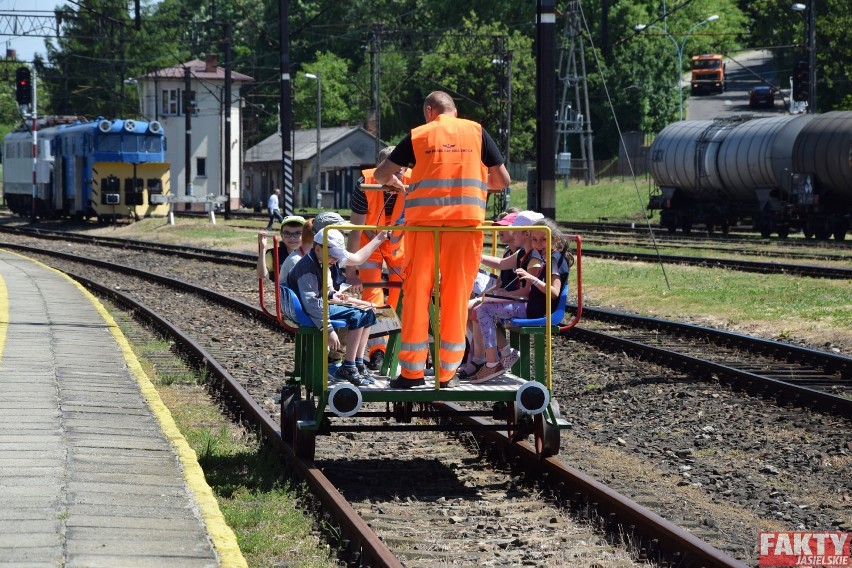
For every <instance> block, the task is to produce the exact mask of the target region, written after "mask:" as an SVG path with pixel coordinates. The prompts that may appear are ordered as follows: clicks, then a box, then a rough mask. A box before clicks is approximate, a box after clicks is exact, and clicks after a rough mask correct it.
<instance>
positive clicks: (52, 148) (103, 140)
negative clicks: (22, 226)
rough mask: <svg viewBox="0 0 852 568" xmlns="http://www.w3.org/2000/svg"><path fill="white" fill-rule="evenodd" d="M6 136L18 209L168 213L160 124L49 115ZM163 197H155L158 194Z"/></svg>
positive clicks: (9, 183)
mask: <svg viewBox="0 0 852 568" xmlns="http://www.w3.org/2000/svg"><path fill="white" fill-rule="evenodd" d="M36 141H37V144H38V152H37V153H36V154H37V158H36V160H35V163H34V160H33V133H32V130H31V129H30V128H28V127H27V126H26V125H25V126H22V127H21V128H19V129H17V130H16V131H14V132H11V133H9V134H8V135H6V137H5V138H4V139H3V198H4V201H5V203H6V205H7V207H9V209H10V210H11V211H12V212H13V213H16V214H18V215H35V216H38V217H43V218H46V217H75V218H84V219H87V218H97V219H98V220H102V221H103V220H108V219H114V218H120V217H131V218H136V219H139V218H142V217H148V216H154V217H160V216H166V215H168V212H169V204H168V203H167V202H166V201H167V196H168V195H169V193H170V186H171V182H170V175H169V163H168V162H166V159H165V157H166V154H165V151H166V147H165V146H166V141H165V135H164V132H163V128H162V126H161V125H160V123H159V122H145V121H141V120H130V119H127V120H125V119H115V120H106V119H104V118H99V119H97V120H94V121H88V122H84V121H81V120H79V119H77V118H75V117H70V118H69V117H49V118H45V119H42V120H41V121H39V122H38V124H37V131H36ZM153 196H158V197H155V198H154V199H153V202H152V197H153Z"/></svg>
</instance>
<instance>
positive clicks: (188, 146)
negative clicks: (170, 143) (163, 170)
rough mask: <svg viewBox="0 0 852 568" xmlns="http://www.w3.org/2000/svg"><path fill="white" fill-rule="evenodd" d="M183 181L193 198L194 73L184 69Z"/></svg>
mask: <svg viewBox="0 0 852 568" xmlns="http://www.w3.org/2000/svg"><path fill="white" fill-rule="evenodd" d="M183 115H184V136H183V162H184V168H183V172H184V173H183V176H184V177H183V181H184V184H185V186H186V197H191V196H192V71H191V70H190V68H189V67H184V68H183Z"/></svg>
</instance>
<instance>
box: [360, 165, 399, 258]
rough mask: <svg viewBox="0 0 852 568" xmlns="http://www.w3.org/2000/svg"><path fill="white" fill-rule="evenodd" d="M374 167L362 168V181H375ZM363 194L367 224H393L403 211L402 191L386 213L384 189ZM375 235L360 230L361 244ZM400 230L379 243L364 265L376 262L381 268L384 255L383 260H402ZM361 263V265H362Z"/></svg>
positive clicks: (367, 241) (373, 232)
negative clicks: (389, 212)
mask: <svg viewBox="0 0 852 568" xmlns="http://www.w3.org/2000/svg"><path fill="white" fill-rule="evenodd" d="M375 172H376V168H370V169H367V170H362V171H361V175H362V176H364V183H377V182H376V178H375V176H374V175H373V174H374V173H375ZM407 179H408V178H407V176H403V180H402V182H403V183H406V182H407ZM364 196H365V197H366V198H367V215H366V218H367V220H366V223H365V224H367V225H385V226H393V225H394V224H395V223H396V222H397V221H398V220H399V219H400V218H401V217H402V216H403V213H404V212H405V196H404V195H403V194H402V193H399V194H397V196H396V201H395V202H394V205H393V211H391V214H390V215H388V214H387V213H385V192H384V191H372V190H371V191H365V192H364ZM375 236H376V232H375V231H361V244H360V246H362V247H363V246H364V245H366V244H367V243H369V242H370V240H372V239H373V237H375ZM402 236H403V232H402V231H393V232H392V233H391V237H390V238H389V239H388V240H387V241H385V242H383V243H382V244H381V245H379V248H377V249H376V250H375V251H373V254H372V255H370V260H368V261H367V262H365V263H364V265H367V264H371V263H374V262H378V263H379V264H378V268H381V267H382V265H381V262H382V258H383V255H384V260H385V262H389V263H394V262H395V261H396V262H402V254H403V250H404V245H403V241H404V239H403V238H402ZM364 265H362V267H363V266H364Z"/></svg>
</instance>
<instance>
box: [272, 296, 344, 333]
mask: <svg viewBox="0 0 852 568" xmlns="http://www.w3.org/2000/svg"><path fill="white" fill-rule="evenodd" d="M281 292H282V294H287V298H288V302H289V304H290V306H291V307H292V308H293V315H295V316H296V323H297V324H299V326H300V327H301V326H305V327H313V328H314V329H316V326H315V325H314V320H312V319H311V317H310V316H309V315H308V314H307V313H305V310H304V309H303V308H302V302H301V300H299V295H298V294H296V291H295V290H293V289H291V288H288V287H287V286H281ZM288 317H289V316H288ZM331 327H333V328H335V329H337V328H340V327H346V322H345V321H343V320H331Z"/></svg>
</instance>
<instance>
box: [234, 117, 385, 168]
mask: <svg viewBox="0 0 852 568" xmlns="http://www.w3.org/2000/svg"><path fill="white" fill-rule="evenodd" d="M359 132H362V133H364V134H366V135H367V136H370V137H373V135H372V134H370V133H369V132H367V131H366V130H364V129H363V128H361V127H360V126H335V127H332V128H321V129H320V149H321V150H323V151H325V149H326V148H328V147H330V146H332V145H333V144H335V143H337V142H339V141H341V140H343V139H344V138H346V137H347V136H352V135H354V134H356V133H359ZM383 145H384V144H383ZM341 154H342V155H341ZM341 154H338V155H336V156H334V157H333V158H330V159H329V161H323V166H328V167H345V166H350V165H353V164H355V165H357V164H362V163H365V162H364V161H363V160H361V159H358V156H357V155H356V154H355V153H353V152H351V151H349V150H348V149H347V150H344V151H342V152H341ZM292 155H293V161H295V162H299V161H302V160H311V159H313V158H314V157H315V156H316V155H317V129H316V128H309V129H305V130H296V131H295V132H293V152H292ZM280 160H281V135H280V134H279V133H277V132H276V133H275V134H273V135H272V136H269V137H268V138H266V139H264V140H262V141H261V142H259V143H258V144H257V145H255V146H252V147H251V148H249V149H248V150H247V151H246V157H245V161H246V162H273V161H280ZM331 160H333V161H334V163H332V161H331ZM346 160H351V161H349V162H348V163H347V162H346ZM337 162H340V163H337ZM368 162H369V160H368Z"/></svg>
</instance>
